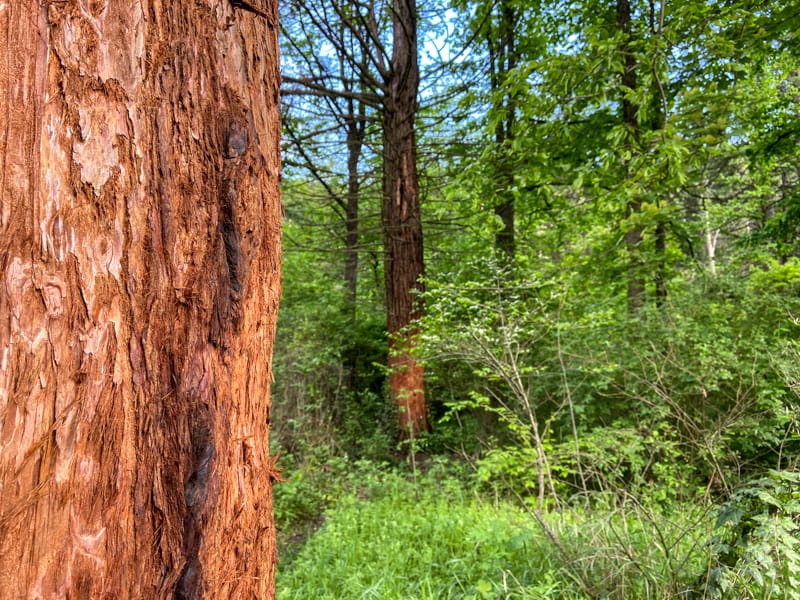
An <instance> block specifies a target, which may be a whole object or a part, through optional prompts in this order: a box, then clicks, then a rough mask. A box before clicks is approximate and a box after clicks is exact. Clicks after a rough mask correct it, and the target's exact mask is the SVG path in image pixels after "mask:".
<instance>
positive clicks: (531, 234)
mask: <svg viewBox="0 0 800 600" xmlns="http://www.w3.org/2000/svg"><path fill="white" fill-rule="evenodd" d="M282 28H283V31H282V33H283V39H282V70H283V77H284V83H283V90H282V92H283V98H284V100H283V102H284V105H283V111H284V114H283V119H284V136H285V142H284V171H283V194H284V205H285V229H284V278H285V283H284V295H283V299H282V303H281V314H280V321H279V326H278V340H277V342H276V346H275V357H274V360H275V383H274V385H273V402H274V413H273V414H274V418H273V425H274V430H273V445H274V449H275V450H276V451H280V452H281V463H282V465H283V467H284V472H285V474H286V477H287V481H286V482H284V483H282V484H280V485H278V486H277V487H276V490H275V496H276V517H277V520H278V525H279V530H280V531H279V535H280V545H281V563H280V566H279V573H278V584H277V585H278V597H279V598H291V597H297V598H310V597H315V598H324V597H330V598H333V597H336V598H345V597H353V598H447V597H452V598H469V597H471V598H517V597H519V598H601V597H602V598H669V597H675V598H678V597H681V598H689V597H697V598H716V597H726V598H728V597H730V598H797V597H800V581H798V580H799V579H800V575H798V573H800V542H799V541H798V528H800V491H799V490H800V474H799V473H798V455H799V454H798V451H800V427H799V426H798V392H799V390H800V387H799V386H800V366H798V350H799V349H800V346H798V343H797V334H798V329H799V326H800V323H799V322H798V318H800V247H798V231H799V228H800V193H799V189H798V178H799V177H800V152H798V135H799V134H800V121H798V113H799V112H800V45H799V44H798V33H800V6H798V5H797V4H796V3H794V2H789V3H786V2H777V1H773V0H764V1H758V2H756V1H746V0H725V1H707V0H686V1H684V2H680V3H676V2H666V1H665V0H662V1H661V2H658V1H656V0H649V1H640V0H631V1H630V3H629V2H628V0H617V1H616V2H594V1H591V0H585V1H583V2H555V3H544V2H542V3H539V2H535V1H531V0H524V1H523V0H487V1H482V0H481V1H466V0H457V1H455V2H449V3H448V2H440V1H437V0H431V1H427V0H426V1H424V2H422V3H421V4H420V5H419V6H415V4H414V2H409V1H408V0H394V1H393V2H388V3H387V2H383V1H381V0H357V1H355V2H353V1H349V0H348V1H347V2H344V1H340V0H322V1H321V2H313V3H311V2H305V1H304V0H287V1H286V2H284V3H283V8H282ZM401 54H402V56H401ZM404 60H405V62H404ZM415 69H416V71H415ZM399 92H404V93H409V92H410V93H411V94H412V97H413V98H416V99H417V101H418V103H417V104H415V105H414V106H410V107H409V108H410V111H409V112H407V113H406V118H405V120H402V119H401V121H402V122H403V123H404V124H405V125H408V124H409V123H410V124H411V125H413V127H411V128H410V131H407V132H406V133H405V134H404V135H405V137H402V136H401V137H400V138H396V139H395V140H394V141H393V140H392V138H391V135H390V134H391V132H389V133H387V131H388V130H389V129H391V128H392V127H396V126H397V121H396V120H393V119H395V117H396V116H397V113H398V109H397V99H398V98H399V97H400V96H398V93H399ZM397 140H400V141H397ZM409 140H411V147H412V148H413V150H414V153H412V154H407V155H405V156H406V157H407V158H408V157H412V158H413V160H414V165H415V170H416V173H412V175H414V176H415V177H418V180H417V181H416V182H414V181H411V183H410V184H409V181H410V180H404V179H403V177H404V176H408V175H409V171H408V170H406V171H405V172H404V173H405V175H403V174H402V173H401V175H400V179H392V178H391V177H392V175H391V173H388V172H389V171H391V170H392V169H396V168H397V164H399V163H398V160H399V161H400V163H402V164H403V165H406V167H407V166H408V165H407V163H404V162H402V160H400V159H398V156H401V155H402V150H398V148H399V147H400V146H402V145H403V144H404V143H405V142H407V141H409ZM387 173H388V175H387ZM397 181H400V183H397ZM393 182H394V183H393ZM395 185H396V186H397V189H400V188H402V189H404V190H405V189H411V190H412V192H413V191H414V186H416V189H417V191H418V194H417V199H416V200H415V199H414V197H413V194H412V195H411V196H409V197H408V198H410V204H408V206H407V207H406V208H408V211H409V212H407V213H405V212H403V213H402V214H401V216H400V217H399V218H400V221H398V222H397V223H400V225H397V223H394V222H393V221H392V219H393V218H395V217H393V216H392V214H391V206H392V203H393V202H396V205H397V206H401V200H400V199H398V198H399V197H397V198H395V197H393V196H392V195H391V194H392V190H393V189H395V188H394V187H393V186H395ZM406 199H407V198H406ZM417 200H418V204H416V205H415V204H414V202H416V201H417ZM405 201H406V200H402V202H405ZM402 206H403V207H405V206H406V205H405V204H403V205H402ZM403 219H405V220H403ZM395 226H397V227H396V228H395V229H392V227H395ZM415 227H417V228H419V231H416V229H414V228H415ZM411 229H414V231H415V232H416V233H414V235H413V236H411V237H409V238H403V244H401V245H399V246H397V247H395V246H391V245H392V244H393V243H394V242H395V241H396V240H397V239H400V237H402V236H403V235H405V232H407V231H410V230H411ZM423 234H424V235H423ZM423 240H424V245H423ZM390 246H391V247H390ZM415 253H418V256H417V254H415ZM403 261H407V263H404V262H403ZM415 261H416V262H415ZM401 263H403V264H404V265H406V266H407V267H408V268H407V269H406V271H407V272H412V273H414V277H413V279H412V280H411V282H410V284H406V288H405V289H404V290H401V292H402V293H405V294H407V295H408V296H409V297H411V298H413V302H414V304H413V307H411V308H410V309H408V310H407V314H406V318H405V320H404V321H403V322H402V323H400V325H398V324H397V319H396V316H397V315H396V314H395V312H393V311H394V309H393V308H387V307H393V306H395V304H394V302H395V300H396V298H395V297H394V296H393V294H397V293H398V292H397V290H393V289H390V288H393V287H394V286H396V285H398V284H397V281H398V279H397V278H396V277H393V276H391V275H389V276H387V273H388V272H389V270H390V269H396V268H397V267H398V265H401ZM392 272H394V271H392ZM387 313H388V314H387ZM392 357H394V359H393V358H392ZM398 357H399V358H398ZM423 370H424V383H422V382H423V379H422V378H421V373H422V372H423ZM397 373H400V374H401V376H399V379H398V375H397ZM403 373H406V374H412V373H419V374H420V378H419V379H415V380H414V381H415V382H416V383H413V385H412V384H409V379H408V378H406V379H403V377H402V374H403ZM409 376H410V375H409ZM393 377H394V379H393ZM404 386H405V387H404ZM411 397H413V398H414V402H416V403H417V404H418V405H419V402H420V401H421V402H422V405H421V406H422V410H423V411H424V412H422V413H419V414H422V415H424V418H421V417H419V416H418V415H417V416H414V415H413V414H412V413H413V411H415V410H417V409H418V408H419V406H418V405H417V406H416V408H415V407H414V406H412V405H411V403H410V400H408V399H409V398H411ZM409 415H411V416H409Z"/></svg>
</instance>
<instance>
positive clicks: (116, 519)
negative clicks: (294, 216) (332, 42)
mask: <svg viewBox="0 0 800 600" xmlns="http://www.w3.org/2000/svg"><path fill="white" fill-rule="evenodd" d="M254 1H257V0H254ZM261 1H262V2H263V4H260V5H259V9H262V8H263V10H262V11H261V13H262V14H256V13H254V12H252V11H249V10H248V11H244V10H242V9H234V8H233V7H232V5H231V3H229V2H228V0H195V1H192V2H188V1H181V0H178V1H171V2H164V1H163V0H142V1H140V2H103V1H99V2H89V1H88V0H61V1H59V2H41V1H39V0H36V1H33V0H12V1H11V2H2V3H0V44H2V59H1V60H0V115H1V116H0V133H1V134H2V138H0V139H1V140H2V141H0V144H2V149H1V150H0V176H1V177H2V180H1V181H0V185H2V190H1V193H2V197H1V198H0V590H2V591H0V595H1V596H2V597H3V598H21V599H22V598H24V599H33V598H81V599H83V598H109V599H112V598H113V599H126V598H132V599H134V598H135V599H140V598H248V599H250V598H270V597H272V595H273V575H274V565H275V538H274V527H273V520H272V492H271V489H272V479H273V478H274V477H276V476H277V473H276V471H275V470H274V465H273V464H272V461H271V460H270V456H269V451H268V430H269V381H270V377H271V352H272V342H273V335H274V328H275V318H276V313H277V304H278V297H279V294H280V264H279V256H280V255H279V247H280V198H279V188H278V180H279V163H280V157H279V146H278V143H279V135H280V131H279V111H278V91H279V72H278V55H277V53H278V50H277V48H278V46H277V31H276V29H275V21H274V19H275V18H276V6H275V2H274V0H261ZM235 4H237V5H238V3H235Z"/></svg>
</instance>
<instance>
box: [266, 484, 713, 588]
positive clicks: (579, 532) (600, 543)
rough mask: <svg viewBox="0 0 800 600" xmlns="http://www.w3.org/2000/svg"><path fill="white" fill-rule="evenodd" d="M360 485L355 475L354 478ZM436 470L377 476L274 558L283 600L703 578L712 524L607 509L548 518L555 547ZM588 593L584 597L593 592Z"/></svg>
mask: <svg viewBox="0 0 800 600" xmlns="http://www.w3.org/2000/svg"><path fill="white" fill-rule="evenodd" d="M353 479H357V477H353ZM467 487H468V486H465V485H463V484H462V483H460V482H458V481H455V480H453V479H448V478H444V479H443V480H442V479H441V474H439V475H438V476H437V475H431V474H429V475H428V476H426V477H424V478H422V480H421V481H418V482H417V484H412V483H411V482H410V481H408V479H407V478H406V477H403V476H402V475H400V474H398V473H396V472H387V473H376V472H375V471H372V472H370V473H369V474H368V475H367V476H366V478H365V481H364V485H363V487H361V488H359V489H354V490H353V491H352V493H350V494H347V495H346V496H344V497H343V498H341V499H340V500H339V501H338V502H337V503H336V504H335V505H333V506H332V507H331V508H330V509H329V510H328V511H327V513H326V518H325V522H324V525H322V527H321V528H320V529H319V530H318V531H317V532H316V533H315V534H314V535H313V536H311V537H310V538H309V539H308V541H307V542H306V543H305V544H304V545H303V547H302V548H301V549H300V550H299V551H298V552H297V553H295V554H294V556H293V557H292V559H291V561H287V562H285V563H279V567H278V578H277V590H278V593H277V597H278V598H279V599H280V600H288V599H291V598H302V599H308V598H315V599H316V598H319V599H324V598H337V599H350V598H352V599H356V598H364V599H366V598H380V599H386V600H392V599H397V600H400V599H417V598H419V599H440V598H445V599H446V598H463V599H470V598H476V599H477V598H481V599H486V598H508V599H512V598H541V599H547V598H558V599H564V600H567V599H578V598H588V597H598V598H601V597H602V598H669V597H678V591H680V590H685V589H686V588H687V587H689V586H690V584H691V581H692V580H694V579H696V578H697V577H699V576H701V575H702V574H703V570H704V562H703V560H704V557H705V551H704V548H703V540H707V539H708V538H707V531H705V529H704V527H700V526H699V525H703V526H704V525H705V521H704V520H703V519H702V518H700V520H699V521H698V523H693V522H692V516H694V517H697V516H698V515H697V514H694V515H691V514H690V513H689V512H683V513H679V514H678V519H677V522H672V521H671V520H670V519H669V518H667V517H663V519H662V518H660V517H659V518H658V520H655V519H654V518H653V517H654V515H652V514H645V513H642V512H639V513H636V512H631V511H627V512H626V511H622V510H620V509H614V508H613V507H612V508H607V509H604V510H602V511H600V510H598V511H594V512H592V513H584V512H582V511H572V512H570V513H568V514H561V515H555V514H553V515H549V516H548V517H547V519H548V525H549V526H550V527H551V530H552V531H553V532H554V533H555V534H556V535H557V536H558V539H559V543H560V544H561V546H562V548H561V550H559V549H558V548H557V547H556V546H555V545H554V544H553V543H552V541H551V540H550V539H549V538H548V537H547V536H546V535H545V533H544V531H543V529H542V527H541V526H540V525H539V524H538V523H537V521H536V520H535V519H534V518H533V517H532V516H531V515H529V514H528V513H526V512H525V511H524V510H522V509H520V508H519V507H518V506H516V505H514V504H512V503H510V502H497V503H492V502H487V501H486V500H481V499H480V498H479V497H478V496H476V495H475V494H474V493H470V492H469V491H468V489H467ZM587 590H588V591H587Z"/></svg>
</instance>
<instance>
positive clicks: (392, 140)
mask: <svg viewBox="0 0 800 600" xmlns="http://www.w3.org/2000/svg"><path fill="white" fill-rule="evenodd" d="M416 14H417V9H416V2H415V0H394V3H393V12H392V16H393V32H394V33H393V45H392V65H391V69H390V74H389V81H388V85H387V89H388V94H387V96H386V99H385V110H384V117H383V118H384V122H383V130H384V146H383V148H384V150H383V151H384V167H383V168H384V176H383V210H382V216H383V239H384V278H385V285H386V315H387V328H388V331H389V336H390V348H389V355H390V358H389V368H390V374H389V390H390V394H391V397H392V400H393V402H394V403H395V405H396V407H397V409H398V411H399V422H400V429H401V431H402V433H403V434H404V435H407V436H411V437H415V436H416V435H417V434H419V433H420V432H421V431H424V430H426V429H428V414H427V405H426V403H425V384H424V381H423V368H422V365H421V364H419V363H418V362H417V361H416V360H415V359H414V358H413V356H412V353H411V349H412V348H413V346H414V344H415V337H416V336H415V330H414V325H413V324H414V321H415V320H417V319H418V318H419V316H420V314H419V312H420V306H419V304H418V303H419V302H420V301H421V299H420V298H417V297H416V294H415V290H416V291H422V283H421V281H420V278H421V277H422V275H423V273H424V265H423V256H422V222H421V219H420V198H419V181H418V177H417V150H416V140H415V134H414V120H415V117H416V112H417V90H418V88H419V64H418V57H417V23H416V18H417V17H416Z"/></svg>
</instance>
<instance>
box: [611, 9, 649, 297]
mask: <svg viewBox="0 0 800 600" xmlns="http://www.w3.org/2000/svg"><path fill="white" fill-rule="evenodd" d="M617 25H618V26H619V28H620V30H621V31H622V33H623V36H624V41H623V43H622V49H621V50H622V56H623V58H624V62H623V65H624V70H623V72H622V87H623V88H627V89H628V90H630V91H631V92H633V91H635V90H636V57H635V56H634V54H633V51H632V50H631V47H630V38H631V7H630V3H629V2H628V0H617ZM638 115H639V107H638V106H637V105H636V103H635V102H633V101H632V100H631V99H630V98H629V97H628V96H627V94H625V95H623V98H622V122H623V124H624V125H625V127H626V128H627V129H628V136H629V140H630V141H629V146H630V147H631V148H632V147H634V146H636V145H638V143H639V138H640V132H639V120H638ZM641 209H642V202H641V200H640V199H639V198H636V197H634V198H632V199H631V200H629V201H628V205H627V207H626V214H627V216H628V217H631V216H633V215H636V214H637V213H639V212H641ZM641 243H642V229H641V227H639V226H632V227H630V228H629V229H628V231H626V232H625V246H626V247H627V249H628V309H629V311H630V312H636V311H637V310H638V309H639V308H641V307H642V305H643V304H644V294H645V287H644V276H643V273H642V259H641V257H640V253H641V249H640V246H641Z"/></svg>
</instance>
